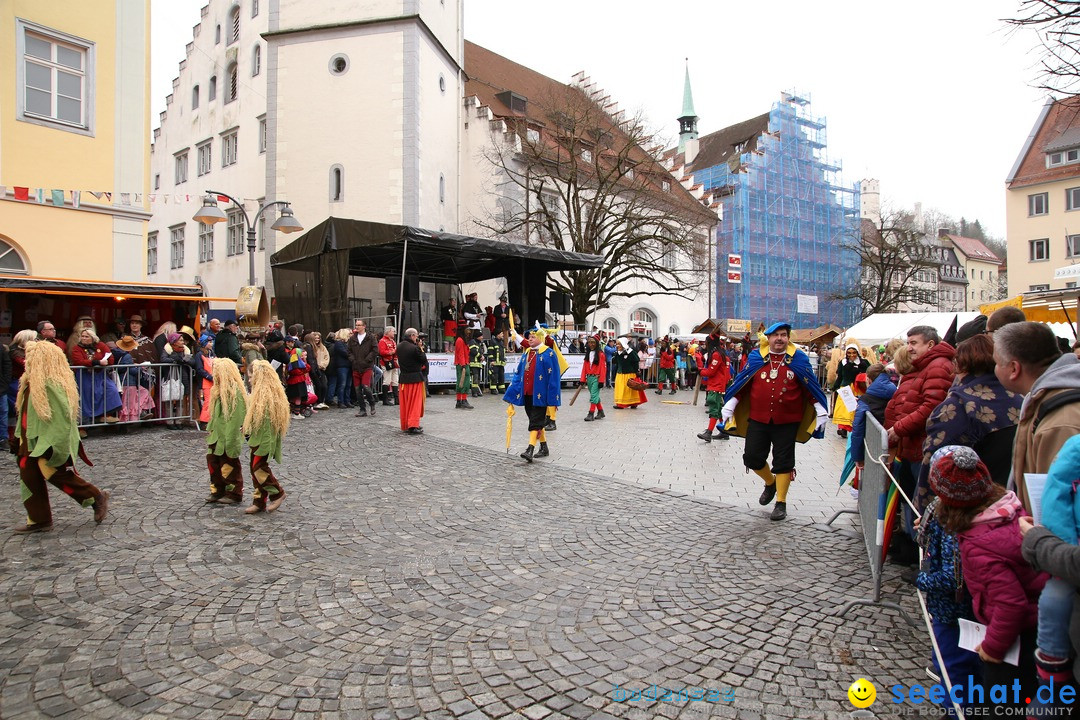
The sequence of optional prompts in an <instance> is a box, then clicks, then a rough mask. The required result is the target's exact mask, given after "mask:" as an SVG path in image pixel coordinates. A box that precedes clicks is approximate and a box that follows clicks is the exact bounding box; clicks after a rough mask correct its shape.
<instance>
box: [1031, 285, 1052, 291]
mask: <svg viewBox="0 0 1080 720" xmlns="http://www.w3.org/2000/svg"><path fill="white" fill-rule="evenodd" d="M1049 289H1050V286H1049V285H1028V292H1039V291H1040V290H1049Z"/></svg>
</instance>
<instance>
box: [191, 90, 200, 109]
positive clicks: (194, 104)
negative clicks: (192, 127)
mask: <svg viewBox="0 0 1080 720" xmlns="http://www.w3.org/2000/svg"><path fill="white" fill-rule="evenodd" d="M198 107H199V86H198V85H196V86H195V87H193V88H191V109H192V110H195V109H197V108H198Z"/></svg>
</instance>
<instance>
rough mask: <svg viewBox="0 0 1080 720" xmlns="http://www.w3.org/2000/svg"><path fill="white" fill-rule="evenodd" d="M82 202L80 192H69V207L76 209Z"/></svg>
mask: <svg viewBox="0 0 1080 720" xmlns="http://www.w3.org/2000/svg"><path fill="white" fill-rule="evenodd" d="M81 202H82V192H81V191H79V190H72V191H71V207H73V208H77V207H79V205H80V203H81Z"/></svg>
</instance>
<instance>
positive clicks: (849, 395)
mask: <svg viewBox="0 0 1080 720" xmlns="http://www.w3.org/2000/svg"><path fill="white" fill-rule="evenodd" d="M836 394H837V395H839V396H840V399H841V400H843V401H844V407H846V408H847V409H848V412H855V406H856V405H857V404H858V403H859V401H858V400H857V399H856V398H855V393H854V392H852V390H851V386H850V385H845V386H844V387H842V388H840V389H839V390H837V391H836Z"/></svg>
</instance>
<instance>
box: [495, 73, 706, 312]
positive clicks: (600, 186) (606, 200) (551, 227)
mask: <svg viewBox="0 0 1080 720" xmlns="http://www.w3.org/2000/svg"><path fill="white" fill-rule="evenodd" d="M562 89H563V90H565V92H563V93H561V94H560V96H558V97H548V98H542V99H541V100H540V101H539V102H538V101H537V100H535V99H534V98H530V99H529V105H530V113H529V116H530V117H529V118H524V117H523V118H520V119H518V120H514V119H510V118H504V122H505V123H506V133H505V135H504V136H503V137H502V138H498V139H497V141H496V142H495V143H493V146H492V149H491V150H490V151H489V152H488V157H489V160H490V161H491V163H492V165H493V166H494V170H495V173H496V176H497V177H498V178H499V182H500V183H501V184H502V186H501V187H500V188H497V189H496V194H497V195H498V196H499V199H498V201H497V205H498V206H497V208H496V209H495V211H494V213H493V214H492V216H491V217H488V218H481V219H478V220H477V221H476V222H477V224H478V225H479V226H480V227H481V228H482V229H484V230H487V231H490V232H493V233H495V234H497V235H499V236H502V237H505V238H507V239H511V240H516V241H519V242H525V243H536V244H542V245H545V246H548V247H553V248H557V249H560V250H569V251H573V252H581V253H591V254H596V255H602V256H603V257H604V258H605V265H604V267H603V268H601V269H588V270H571V271H562V272H558V273H553V274H552V275H551V276H550V277H549V287H550V288H551V289H553V290H558V291H561V292H565V293H569V294H570V296H571V298H572V300H573V314H574V322H575V323H576V324H579V325H580V324H584V323H586V322H587V321H588V317H589V316H590V314H591V313H592V312H593V311H594V310H598V309H603V308H606V307H608V304H609V302H610V301H611V299H612V298H617V297H631V296H637V295H684V296H685V295H691V296H694V295H696V294H697V293H698V291H699V289H700V287H701V284H702V282H703V281H704V275H703V273H702V270H703V268H704V265H705V261H706V257H707V255H706V252H707V250H706V249H707V247H708V244H707V242H706V240H707V236H708V232H709V230H710V229H711V227H712V226H713V225H715V224H716V222H717V217H716V214H715V212H711V211H709V210H708V209H707V208H706V207H705V206H704V205H702V204H701V203H700V202H699V201H697V200H695V199H694V198H693V196H692V195H690V193H688V192H687V191H686V190H685V188H683V187H682V186H680V185H679V184H678V182H676V181H674V180H673V179H672V177H671V175H670V173H668V172H667V171H666V170H665V169H664V168H663V166H661V165H660V164H659V163H658V162H657V160H656V159H655V158H654V157H653V156H652V155H651V154H650V153H649V152H648V151H646V148H652V147H659V146H660V142H659V139H658V138H657V136H655V135H654V134H653V133H651V132H650V131H649V130H648V129H647V128H646V125H645V123H644V122H643V121H642V119H641V117H640V116H637V117H634V118H632V119H629V120H626V119H622V118H621V117H616V118H613V117H612V116H611V115H609V114H608V113H607V112H605V110H604V109H603V108H602V107H601V106H600V105H599V104H597V103H596V102H595V101H594V100H592V99H591V98H589V97H588V96H587V95H586V94H585V93H584V92H582V91H581V90H579V89H578V88H575V87H570V86H564V87H563V88H562Z"/></svg>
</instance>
